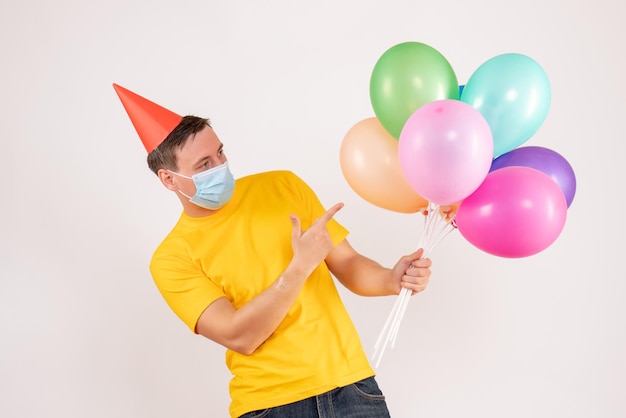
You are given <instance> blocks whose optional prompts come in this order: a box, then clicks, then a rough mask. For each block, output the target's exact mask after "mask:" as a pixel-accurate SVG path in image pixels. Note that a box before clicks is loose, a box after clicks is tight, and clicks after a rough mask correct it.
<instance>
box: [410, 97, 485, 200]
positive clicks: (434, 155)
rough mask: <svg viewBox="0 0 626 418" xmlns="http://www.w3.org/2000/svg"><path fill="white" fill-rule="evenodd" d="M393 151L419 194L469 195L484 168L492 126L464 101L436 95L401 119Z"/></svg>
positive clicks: (455, 197) (438, 197) (453, 197)
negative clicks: (398, 135) (402, 121)
mask: <svg viewBox="0 0 626 418" xmlns="http://www.w3.org/2000/svg"><path fill="white" fill-rule="evenodd" d="M398 156H399V159H400V167H401V168H402V172H403V173H404V176H405V177H406V179H407V180H408V182H409V184H410V185H411V187H413V189H414V190H415V191H416V192H417V193H418V194H419V195H420V196H423V197H424V198H425V199H427V200H429V201H431V202H433V203H438V204H440V205H449V204H452V203H455V202H458V201H460V200H463V199H464V198H466V197H467V196H469V195H470V194H471V193H472V192H473V191H474V190H476V188H477V187H478V186H479V185H480V183H481V182H482V181H483V180H484V179H485V176H486V175H487V173H488V172H489V168H490V167H491V160H492V157H493V139H492V136H491V130H490V129H489V125H488V123H487V121H486V120H485V118H484V117H483V116H482V115H481V114H480V112H479V111H478V110H476V109H474V108H473V107H471V106H470V105H468V104H467V103H463V102H461V101H458V100H436V101H433V102H430V103H427V104H425V105H423V106H421V107H420V108H418V109H417V110H416V111H415V112H414V113H413V114H412V115H411V116H410V117H409V119H408V120H407V121H406V123H405V124H404V127H403V128H402V132H401V133H400V138H399V140H398Z"/></svg>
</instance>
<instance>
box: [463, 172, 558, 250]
mask: <svg viewBox="0 0 626 418" xmlns="http://www.w3.org/2000/svg"><path fill="white" fill-rule="evenodd" d="M566 217H567V202H566V200H565V196H564V195H563V192H562V191H561V188H560V187H559V185H558V184H557V183H556V182H554V180H552V179H551V178H550V177H549V176H548V175H547V174H544V173H542V172H541V171H539V170H536V169H534V168H529V167H522V166H512V167H505V168H501V169H499V170H496V171H493V172H491V173H489V174H488V175H487V177H486V178H485V181H484V182H483V183H482V184H481V185H480V187H479V188H478V189H477V190H476V191H475V192H474V193H472V194H471V195H470V196H469V197H467V198H466V199H464V200H463V201H462V202H461V204H460V205H459V207H458V209H457V213H456V218H455V222H456V225H457V227H458V229H459V232H461V234H462V235H463V237H465V239H467V240H468V241H469V242H470V243H471V244H473V245H474V246H476V247H477V248H479V249H481V250H483V251H485V252H487V253H489V254H493V255H497V256H500V257H509V258H519V257H527V256H530V255H533V254H536V253H538V252H540V251H543V250H544V249H546V248H547V247H548V246H550V245H551V244H552V243H553V242H554V241H555V240H556V239H557V238H558V236H559V235H560V234H561V231H562V230H563V227H564V225H565V219H566Z"/></svg>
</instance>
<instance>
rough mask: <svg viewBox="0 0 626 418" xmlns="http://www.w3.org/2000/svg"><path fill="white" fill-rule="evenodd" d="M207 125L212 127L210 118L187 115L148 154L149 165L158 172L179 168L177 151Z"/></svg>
mask: <svg viewBox="0 0 626 418" xmlns="http://www.w3.org/2000/svg"><path fill="white" fill-rule="evenodd" d="M206 126H209V127H211V122H210V121H209V120H208V119H205V118H201V117H198V116H191V115H189V116H185V117H183V120H181V121H180V123H179V124H178V125H176V127H175V128H174V129H173V130H172V132H170V133H169V135H168V136H167V137H166V138H165V139H164V140H163V142H161V143H160V144H159V146H158V147H156V148H155V149H154V150H152V152H150V153H149V154H148V167H150V170H152V171H153V172H154V174H157V172H158V171H159V170H160V169H161V168H166V169H169V170H173V171H176V170H178V164H177V162H176V151H177V150H179V149H180V148H182V147H183V145H185V143H186V142H187V140H188V139H189V138H191V137H192V136H193V135H194V134H196V133H198V132H200V131H201V130H203V129H204V128H205V127H206Z"/></svg>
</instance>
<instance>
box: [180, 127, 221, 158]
mask: <svg viewBox="0 0 626 418" xmlns="http://www.w3.org/2000/svg"><path fill="white" fill-rule="evenodd" d="M221 147H222V142H221V141H220V139H219V138H218V137H217V135H216V134H215V132H214V131H213V129H212V128H211V127H209V126H205V127H204V128H203V129H202V130H201V131H199V132H197V133H196V134H195V135H191V136H190V137H189V139H187V141H185V143H184V144H183V146H182V147H181V148H179V149H178V152H177V160H178V165H179V166H181V167H184V166H188V165H193V164H195V163H196V162H197V161H198V160H201V159H204V158H214V157H216V156H217V153H218V151H219V150H220V148H221Z"/></svg>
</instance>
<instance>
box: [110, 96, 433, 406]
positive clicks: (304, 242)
mask: <svg viewBox="0 0 626 418" xmlns="http://www.w3.org/2000/svg"><path fill="white" fill-rule="evenodd" d="M114 87H115V90H116V92H117V93H118V96H119V97H120V99H121V101H122V103H123V105H124V107H125V108H126V110H127V113H128V115H129V116H130V118H131V121H132V122H133V124H134V126H135V128H136V130H137V132H138V134H139V136H140V138H141V140H142V142H143V144H144V146H145V147H146V150H147V151H148V165H149V167H150V169H151V170H152V171H153V172H154V173H155V174H156V175H157V176H158V177H159V180H160V181H161V183H162V184H163V185H164V186H165V188H166V189H168V190H170V191H172V192H173V193H174V194H175V195H176V196H177V197H178V199H179V200H180V202H181V204H182V207H183V211H182V214H181V216H180V218H179V220H178V222H177V223H176V225H175V226H174V228H173V229H172V231H171V232H170V233H169V234H168V236H167V237H166V238H165V239H164V241H163V242H162V243H161V244H160V245H159V247H158V248H157V249H156V251H155V253H154V256H153V258H152V261H151V264H150V270H151V273H152V276H153V278H154V281H155V283H156V285H157V287H158V289H159V291H160V292H161V294H162V295H163V297H164V299H165V300H166V302H167V303H168V305H169V306H170V307H171V309H172V310H173V311H174V312H175V313H176V314H177V315H178V316H179V317H180V319H181V320H182V321H183V322H184V323H185V324H186V325H187V326H188V327H189V328H190V330H191V331H193V332H195V333H198V334H200V335H203V336H205V337H207V338H209V339H211V340H213V341H215V342H217V343H218V344H221V345H223V346H224V347H225V348H226V349H227V354H226V363H227V366H228V368H229V369H230V371H231V372H232V374H233V378H232V381H231V383H230V394H231V398H232V402H231V406H230V414H231V416H232V417H246V418H249V417H281V418H282V417H297V418H308V417H326V416H335V417H354V418H368V417H371V418H381V417H387V416H389V412H388V410H387V406H386V403H385V399H384V396H383V395H382V393H381V391H380V390H379V388H378V386H377V384H376V381H375V380H374V374H375V373H374V371H373V369H372V368H371V366H370V364H369V362H368V360H367V357H366V355H365V353H364V351H363V348H362V346H361V342H360V340H359V336H358V335H357V332H356V329H355V328H354V325H353V324H352V321H351V320H350V318H349V316H348V313H347V312H346V309H345V307H344V305H343V303H342V301H341V299H340V297H339V294H338V291H337V288H336V287H335V283H334V280H333V277H332V275H334V276H335V277H336V278H337V279H338V280H339V281H340V282H341V283H342V284H343V285H344V286H345V287H346V288H348V289H349V290H351V291H352V292H354V293H357V294H359V295H367V296H375V295H395V294H398V293H399V292H400V290H401V288H402V287H405V288H408V289H410V290H412V291H413V292H414V293H416V292H420V291H422V290H424V289H425V288H426V286H427V284H428V280H429V277H430V266H431V262H430V260H428V259H420V258H421V255H422V250H421V249H420V250H418V251H416V252H414V253H413V254H410V255H407V256H404V257H401V258H400V259H399V261H398V262H397V263H396V265H395V266H394V267H393V268H391V269H388V268H385V267H383V266H381V265H380V264H378V263H376V262H375V261H373V260H371V259H369V258H367V257H364V256H363V255H361V254H359V253H358V252H356V251H355V250H354V249H353V248H352V247H351V246H350V244H349V243H348V241H347V240H346V236H347V234H348V232H347V231H346V229H345V228H343V227H342V226H341V225H340V224H339V223H337V221H336V220H335V219H333V216H334V215H335V214H336V213H337V211H339V210H340V209H341V208H342V207H343V204H341V203H338V204H336V205H334V206H333V207H331V208H330V209H329V210H324V208H323V207H322V205H321V203H320V201H319V199H318V198H317V196H316V195H315V193H314V192H313V191H312V190H311V189H310V188H309V186H307V185H306V184H305V183H304V182H303V181H302V180H301V179H300V178H298V177H297V176H296V175H295V174H293V173H291V172H288V171H273V172H267V173H260V174H255V175H250V176H247V177H243V178H240V179H237V180H235V179H234V178H233V176H232V174H231V173H230V170H229V168H228V161H227V158H226V154H225V153H224V147H223V144H222V142H221V140H220V139H219V138H218V136H217V135H216V133H215V132H214V131H213V129H212V128H211V126H210V124H209V122H208V120H207V119H203V118H200V117H196V116H185V117H180V116H178V115H177V114H175V113H173V112H170V111H169V110H167V109H165V108H163V107H161V106H159V105H157V104H155V103H153V102H150V101H148V100H146V99H144V98H143V97H141V96H138V95H136V94H135V93H133V92H131V91H129V90H126V89H124V88H122V87H120V86H118V85H114ZM331 274H332V275H331Z"/></svg>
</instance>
